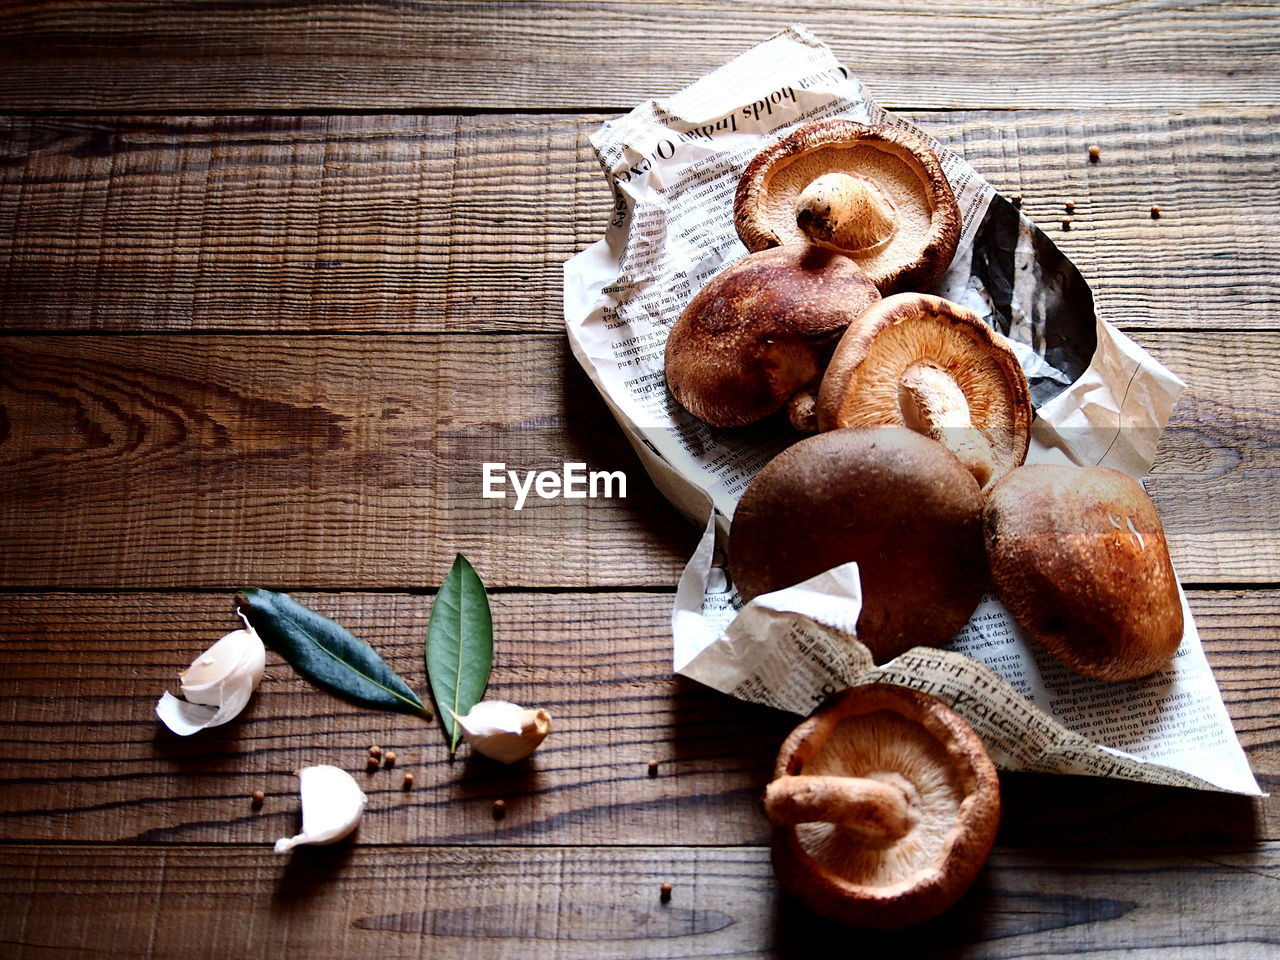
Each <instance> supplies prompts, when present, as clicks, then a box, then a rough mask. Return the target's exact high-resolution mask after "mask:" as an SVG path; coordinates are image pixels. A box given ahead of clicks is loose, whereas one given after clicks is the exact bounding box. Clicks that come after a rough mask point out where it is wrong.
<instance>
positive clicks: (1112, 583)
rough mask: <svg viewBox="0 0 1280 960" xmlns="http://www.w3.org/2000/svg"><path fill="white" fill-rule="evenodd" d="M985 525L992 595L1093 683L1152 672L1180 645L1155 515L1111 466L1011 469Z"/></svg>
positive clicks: (1177, 607) (1173, 589)
mask: <svg viewBox="0 0 1280 960" xmlns="http://www.w3.org/2000/svg"><path fill="white" fill-rule="evenodd" d="M983 525H984V528H985V533H986V540H987V556H988V558H989V562H990V565H991V574H992V579H993V580H994V582H995V586H996V593H997V595H998V596H999V597H1000V600H1001V602H1002V603H1004V605H1005V606H1006V607H1007V608H1008V609H1009V613H1010V614H1012V616H1013V618H1014V619H1015V620H1016V621H1017V622H1018V624H1019V626H1021V627H1022V629H1023V630H1024V631H1026V633H1027V634H1028V635H1029V636H1030V637H1032V638H1033V639H1034V640H1038V641H1039V642H1040V643H1042V644H1044V646H1045V647H1046V648H1047V649H1048V650H1049V652H1050V653H1052V654H1053V655H1054V656H1055V657H1057V658H1058V659H1059V660H1061V661H1062V662H1063V663H1065V664H1066V665H1067V666H1068V667H1070V668H1071V669H1073V670H1076V671H1078V672H1080V673H1083V674H1085V675H1086V676H1090V677H1095V678H1097V679H1099V680H1132V679H1136V678H1138V677H1144V676H1146V675H1147V674H1149V673H1152V672H1153V671H1155V670H1158V669H1160V668H1161V667H1162V666H1164V665H1165V664H1166V663H1168V662H1169V659H1170V658H1171V657H1172V656H1173V655H1174V653H1175V652H1177V649H1178V645H1179V644H1180V643H1181V642H1182V630H1183V617H1182V603H1181V600H1180V598H1179V596H1178V581H1177V578H1176V577H1175V576H1174V572H1173V564H1172V563H1171V562H1170V560H1169V546H1168V543H1167V542H1166V541H1165V536H1164V530H1163V528H1162V527H1161V525H1160V517H1159V516H1158V515H1157V514H1156V508H1155V505H1154V504H1152V502H1151V498H1150V497H1148V496H1147V493H1146V491H1145V490H1143V489H1142V486H1141V484H1139V483H1138V481H1136V480H1134V479H1133V478H1132V477H1130V476H1128V475H1127V474H1124V473H1121V472H1120V471H1118V470H1112V469H1111V468H1110V467H1073V466H1057V465H1049V464H1037V465H1033V466H1024V467H1019V468H1018V469H1017V470H1014V471H1013V472H1012V473H1010V474H1009V475H1008V476H1006V477H1005V478H1004V479H1003V480H1001V481H1000V482H999V483H998V484H996V486H995V488H994V489H993V490H992V491H991V492H990V494H989V496H988V500H987V506H986V508H985V511H984V516H983Z"/></svg>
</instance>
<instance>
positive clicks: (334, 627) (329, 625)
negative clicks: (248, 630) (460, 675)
mask: <svg viewBox="0 0 1280 960" xmlns="http://www.w3.org/2000/svg"><path fill="white" fill-rule="evenodd" d="M237 600H238V602H239V606H240V609H241V610H242V611H243V612H244V615H245V616H246V617H248V618H249V622H250V623H251V624H253V628H254V630H256V631H257V632H258V635H259V636H260V637H262V639H263V642H265V643H266V644H267V646H269V647H271V649H273V650H275V651H276V652H277V653H279V654H280V656H282V657H284V658H285V660H287V661H289V664H290V665H291V666H292V667H293V669H295V670H297V671H298V673H300V674H301V675H302V676H304V677H306V678H307V679H308V680H310V681H311V682H312V683H314V684H315V685H316V686H319V687H323V688H324V689H326V690H329V691H332V692H333V693H337V694H339V695H341V696H345V697H349V698H350V699H352V700H354V701H356V702H357V703H360V704H363V705H365V706H369V707H380V708H382V709H384V710H399V711H400V712H402V713H415V714H418V715H419V716H424V717H428V718H430V716H431V711H430V710H428V709H427V708H426V707H425V706H423V704H422V701H421V700H420V699H418V695H417V694H416V693H414V692H413V691H412V690H411V689H410V688H409V685H408V684H407V683H405V682H404V681H403V680H402V679H400V677H399V676H398V675H397V674H396V672H395V671H394V670H392V669H391V668H390V667H389V666H387V664H386V661H384V660H383V659H382V658H381V657H380V656H378V654H377V652H376V651H375V650H374V649H373V647H371V646H369V645H368V644H367V643H365V642H364V641H363V640H360V639H357V638H356V637H355V636H353V635H352V634H351V633H350V632H349V631H348V630H347V629H346V628H345V627H343V626H341V625H340V624H337V623H335V622H334V621H332V620H330V619H329V618H328V617H326V616H324V615H323V614H320V613H317V612H316V611H314V610H312V609H311V608H310V607H307V606H304V605H303V604H301V603H298V601H296V600H294V599H293V598H292V597H291V596H289V595H288V594H287V593H273V592H272V591H270V590H259V589H256V588H254V589H250V590H242V591H241V592H240V595H239V596H238V597H237Z"/></svg>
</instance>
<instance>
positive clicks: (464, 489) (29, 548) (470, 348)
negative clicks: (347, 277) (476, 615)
mask: <svg viewBox="0 0 1280 960" xmlns="http://www.w3.org/2000/svg"><path fill="white" fill-rule="evenodd" d="M4 350H5V356H4V359H3V371H4V372H3V378H4V380H5V383H4V385H3V386H0V404H3V407H4V411H5V416H6V418H7V419H6V423H7V425H8V430H7V433H6V435H5V436H4V437H3V441H2V445H0V449H2V450H3V459H4V466H3V471H2V472H0V484H2V485H3V486H0V489H4V490H6V491H7V493H6V494H5V495H4V497H3V507H0V531H2V532H0V537H3V538H4V540H5V542H6V548H5V550H4V556H3V559H0V583H7V584H10V585H18V584H26V585H35V584H40V585H57V586H61V587H74V588H83V587H108V586H113V585H114V586H130V587H136V586H142V585H144V584H148V583H149V584H151V585H160V584H165V585H169V586H174V585H178V584H182V583H185V584H189V585H198V586H200V587H215V586H225V587H228V588H231V589H235V588H237V587H239V586H241V585H243V584H245V583H249V582H252V583H256V584H258V585H263V586H269V585H273V584H294V585H305V584H314V585H320V584H329V585H332V586H336V587H338V588H340V589H347V588H356V589H359V588H362V587H369V588H384V587H391V586H396V585H399V586H401V587H409V588H422V587H434V586H436V585H437V584H439V582H440V581H441V580H442V579H443V577H444V574H445V573H446V572H447V570H448V566H449V564H450V563H451V562H452V560H453V556H454V554H455V553H456V552H458V551H461V552H463V553H466V554H467V555H468V556H469V557H470V558H471V559H472V560H473V562H475V564H476V565H477V568H478V569H479V570H480V571H481V572H482V574H483V575H484V577H485V578H486V581H487V582H488V583H489V584H490V585H493V586H507V585H513V584H515V585H535V584H542V585H558V586H572V587H583V586H611V585H627V584H635V583H645V584H663V585H669V584H674V583H675V581H676V579H677V577H678V576H679V572H680V570H681V569H683V566H684V563H685V561H686V560H687V559H688V555H689V554H690V553H691V552H692V549H693V545H694V543H696V540H697V536H696V534H697V531H695V530H694V529H693V528H692V527H691V526H689V525H688V524H687V523H686V522H685V521H684V520H683V519H682V518H680V517H679V515H678V514H677V513H676V512H675V510H674V509H673V508H672V507H670V505H669V504H667V502H666V501H665V500H663V499H662V498H661V497H660V496H659V495H658V493H657V492H656V491H655V490H654V489H653V487H652V485H651V484H649V483H648V482H647V480H646V478H645V476H644V473H643V470H642V468H641V467H640V466H639V463H638V461H636V459H635V456H634V454H633V453H632V452H631V449H630V447H629V446H628V445H627V443H626V441H625V440H624V439H623V437H622V434H621V431H620V430H619V429H618V428H617V426H616V424H614V423H613V421H612V420H611V418H610V416H609V414H608V411H607V409H606V408H605V407H604V404H603V403H602V402H601V401H600V400H599V399H598V397H597V396H596V395H595V392H594V388H593V387H592V386H591V385H590V383H589V381H588V380H587V379H586V377H585V375H584V374H582V372H581V371H580V370H579V369H577V368H576V364H575V362H574V361H573V360H572V359H571V358H570V357H569V355H568V349H567V345H566V344H565V342H564V340H563V337H560V336H553V335H542V336H539V337H536V338H524V339H519V338H516V339H513V338H491V337H484V336H472V337H461V338H458V339H448V340H445V339H440V338H430V339H425V340H424V339H418V340H415V339H411V338H379V339H376V340H374V339H370V338H361V337H337V338H309V339H305V340H291V339H288V338H282V337H217V338H203V337H197V338H191V337H181V338H173V337H168V338H166V337H158V338H153V337H148V338H133V337H127V338H118V337H108V338H105V339H103V338H83V337H72V338H65V337H51V338H41V339H34V340H28V339H20V338H13V339H8V340H6V341H5V342H4ZM485 462H501V463H506V464H508V465H509V468H510V469H516V470H519V471H520V472H521V473H522V475H523V473H524V472H525V471H529V470H555V471H559V470H561V469H562V467H563V464H564V463H566V462H581V463H586V464H588V466H589V468H590V469H591V470H594V471H614V470H621V471H624V472H625V474H626V475H627V477H628V479H629V483H628V488H627V496H626V499H616V498H615V499H591V500H572V501H568V500H563V499H557V500H543V499H539V498H537V497H536V496H534V497H531V498H530V499H529V501H528V502H527V503H526V504H525V505H524V506H523V508H522V509H521V510H516V509H514V507H515V502H516V501H515V498H514V495H513V496H509V497H507V498H505V499H485V498H483V496H482V492H483V488H482V478H483V464H484V463H485ZM508 487H509V485H508ZM139 490H145V491H146V495H145V496H140V495H138V491H139Z"/></svg>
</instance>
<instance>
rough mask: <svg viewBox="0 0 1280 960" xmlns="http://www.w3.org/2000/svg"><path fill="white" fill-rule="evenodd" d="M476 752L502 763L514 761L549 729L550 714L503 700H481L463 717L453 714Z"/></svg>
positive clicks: (541, 739)
mask: <svg viewBox="0 0 1280 960" xmlns="http://www.w3.org/2000/svg"><path fill="white" fill-rule="evenodd" d="M454 719H456V720H457V721H458V726H460V727H461V728H462V735H463V736H464V737H466V739H467V743H469V744H471V749H472V750H474V751H476V753H482V754H484V755H485V756H486V757H489V758H491V759H493V760H499V761H501V762H502V763H516V762H517V761H520V760H523V759H524V758H525V757H527V756H529V754H531V753H533V751H534V750H536V749H537V748H538V744H540V743H542V741H543V740H545V739H546V738H547V734H548V733H550V732H551V714H549V713H547V711H546V710H543V709H541V708H538V709H536V710H531V709H526V708H525V707H521V706H519V705H518V704H514V703H509V702H507V701H506V700H484V701H481V702H480V703H477V704H476V705H475V706H474V707H472V708H471V709H470V710H469V711H468V712H467V715H466V716H465V717H459V716H456V715H455V717H454Z"/></svg>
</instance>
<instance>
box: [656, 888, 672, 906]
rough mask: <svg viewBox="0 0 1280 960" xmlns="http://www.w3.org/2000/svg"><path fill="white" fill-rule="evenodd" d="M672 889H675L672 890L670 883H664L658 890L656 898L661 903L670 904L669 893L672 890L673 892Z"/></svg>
mask: <svg viewBox="0 0 1280 960" xmlns="http://www.w3.org/2000/svg"><path fill="white" fill-rule="evenodd" d="M674 889H675V888H674V887H673V886H672V885H671V884H670V883H664V884H663V885H662V886H661V887H660V888H659V892H658V898H659V899H660V900H661V901H662V902H663V903H670V902H671V891H672V890H674Z"/></svg>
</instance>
